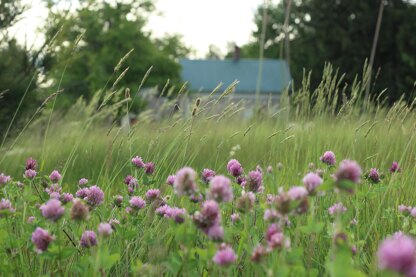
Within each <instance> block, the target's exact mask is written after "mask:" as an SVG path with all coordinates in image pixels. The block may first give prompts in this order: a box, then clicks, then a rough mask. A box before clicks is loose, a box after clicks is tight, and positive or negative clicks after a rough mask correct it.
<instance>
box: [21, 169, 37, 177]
mask: <svg viewBox="0 0 416 277" xmlns="http://www.w3.org/2000/svg"><path fill="white" fill-rule="evenodd" d="M24 177H26V178H28V179H33V178H35V177H36V171H35V170H34V169H27V170H26V171H25V174H24Z"/></svg>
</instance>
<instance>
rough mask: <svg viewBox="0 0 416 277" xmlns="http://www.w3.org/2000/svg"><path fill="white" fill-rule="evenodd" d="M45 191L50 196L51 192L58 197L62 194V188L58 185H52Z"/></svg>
mask: <svg viewBox="0 0 416 277" xmlns="http://www.w3.org/2000/svg"><path fill="white" fill-rule="evenodd" d="M45 191H46V192H47V193H48V194H49V195H50V194H51V193H53V192H57V193H58V194H59V195H60V194H61V193H62V187H61V185H59V184H52V185H50V186H49V187H48V188H46V189H45Z"/></svg>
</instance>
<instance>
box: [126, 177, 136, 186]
mask: <svg viewBox="0 0 416 277" xmlns="http://www.w3.org/2000/svg"><path fill="white" fill-rule="evenodd" d="M133 179H134V177H133V176H131V175H127V176H126V178H124V183H125V184H126V185H130V182H131V180H133Z"/></svg>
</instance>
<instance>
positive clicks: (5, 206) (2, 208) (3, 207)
mask: <svg viewBox="0 0 416 277" xmlns="http://www.w3.org/2000/svg"><path fill="white" fill-rule="evenodd" d="M15 211H16V210H15V209H14V208H13V206H12V202H10V200H9V199H4V198H2V199H1V201H0V218H1V217H3V215H4V214H7V213H14V212H15Z"/></svg>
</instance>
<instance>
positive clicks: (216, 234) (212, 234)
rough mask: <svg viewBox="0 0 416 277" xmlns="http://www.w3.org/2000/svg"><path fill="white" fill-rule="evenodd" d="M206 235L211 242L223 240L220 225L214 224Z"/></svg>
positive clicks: (222, 230) (222, 231)
mask: <svg viewBox="0 0 416 277" xmlns="http://www.w3.org/2000/svg"><path fill="white" fill-rule="evenodd" d="M207 235H208V237H209V238H210V239H212V240H215V241H218V240H222V239H223V238H224V229H223V228H222V227H221V225H219V224H215V225H214V226H211V227H210V228H209V229H208V232H207Z"/></svg>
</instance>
